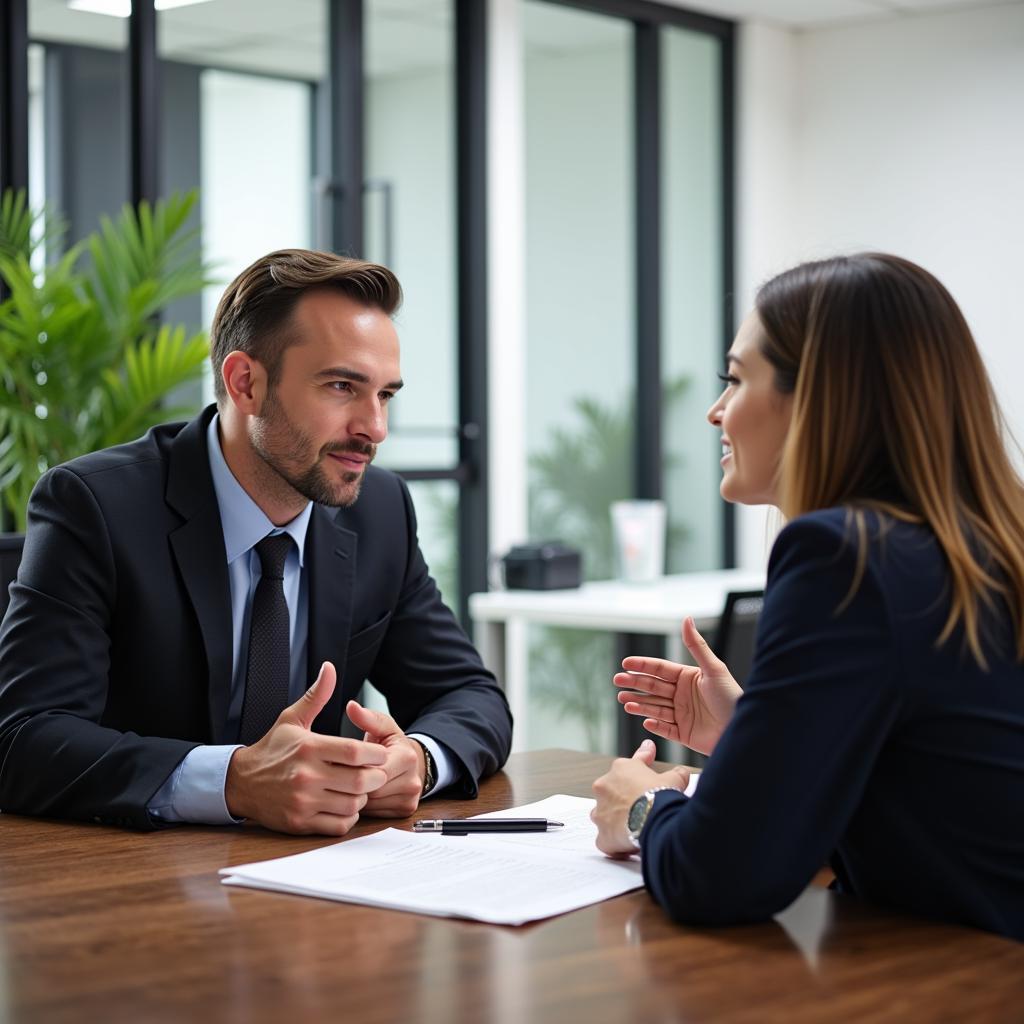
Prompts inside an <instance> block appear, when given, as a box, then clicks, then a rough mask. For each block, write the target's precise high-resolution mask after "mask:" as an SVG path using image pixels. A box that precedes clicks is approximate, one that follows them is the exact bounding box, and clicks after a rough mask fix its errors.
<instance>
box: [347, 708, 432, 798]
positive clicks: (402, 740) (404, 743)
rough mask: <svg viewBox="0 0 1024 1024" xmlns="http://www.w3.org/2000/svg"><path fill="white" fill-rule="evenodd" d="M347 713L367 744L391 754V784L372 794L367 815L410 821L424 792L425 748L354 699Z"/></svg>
mask: <svg viewBox="0 0 1024 1024" xmlns="http://www.w3.org/2000/svg"><path fill="white" fill-rule="evenodd" d="M345 712H346V714H347V715H348V717H349V718H351V719H352V723H353V724H354V725H355V727H356V728H357V729H362V730H363V731H364V733H365V735H364V737H363V739H364V740H365V742H367V743H374V744H380V746H382V747H383V748H384V749H385V750H386V751H387V759H386V760H385V761H384V764H383V768H384V771H385V773H386V774H387V781H386V782H385V783H384V784H383V785H382V786H381V787H380V788H379V789H375V790H374V791H373V792H372V793H370V794H369V796H368V798H367V800H366V806H365V807H364V808H363V814H365V815H366V816H367V817H370V818H407V817H408V816H409V815H410V814H412V813H414V812H415V810H416V808H417V807H419V805H420V796H421V795H422V793H423V776H424V775H425V774H426V770H427V766H426V764H425V763H424V762H425V759H424V757H423V748H422V747H421V746H420V745H419V744H418V743H417V742H416V741H415V740H411V739H409V737H408V736H406V735H405V733H404V732H402V730H401V729H399V728H398V723H397V722H396V721H395V720H394V719H393V718H392V717H391V716H390V715H385V714H384V713H383V712H381V711H371V710H370V709H369V708H364V707H363V706H362V705H361V704H359V703H358V702H356V701H354V700H350V701H349V702H348V705H347V706H346V708H345Z"/></svg>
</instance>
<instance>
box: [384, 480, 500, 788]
mask: <svg viewBox="0 0 1024 1024" xmlns="http://www.w3.org/2000/svg"><path fill="white" fill-rule="evenodd" d="M398 484H399V487H400V490H401V495H402V501H403V502H404V505H405V521H406V529H407V537H406V542H407V544H408V551H409V558H408V560H407V564H406V571H405V578H404V580H403V582H402V588H401V594H400V597H399V600H398V604H397V606H396V607H395V609H394V612H393V613H392V616H391V621H390V623H389V626H388V632H387V636H386V637H385V640H384V642H383V644H382V645H381V649H380V652H379V654H378V655H377V658H376V660H375V662H374V665H373V667H372V669H371V670H370V673H369V678H370V681H371V682H372V683H373V684H374V686H376V687H377V688H378V689H379V690H380V691H381V693H383V694H384V696H385V697H387V699H388V705H389V707H390V709H391V713H392V714H393V716H394V718H395V720H396V721H397V722H398V723H399V725H400V726H401V727H402V728H403V729H404V730H405V731H406V732H421V733H424V734H425V735H427V736H432V737H434V738H435V739H437V740H440V741H441V742H442V743H443V744H444V745H445V746H446V747H447V748H448V750H449V751H451V753H452V754H453V756H454V757H455V759H456V761H457V765H456V766H455V767H456V768H457V770H458V776H459V778H458V781H457V782H456V783H455V784H454V785H455V787H456V788H457V791H458V792H460V793H461V794H462V795H465V796H476V793H477V782H478V780H479V779H481V778H483V777H484V776H486V775H490V774H491V773H493V772H496V771H497V770H498V769H499V768H500V767H501V766H502V765H503V764H504V763H505V760H506V759H507V757H508V753H509V749H510V747H511V743H512V715H511V713H510V712H509V708H508V702H507V701H506V700H505V695H504V693H502V691H501V689H500V688H499V686H498V684H497V682H496V681H495V679H494V676H493V675H492V674H491V673H490V672H488V671H487V669H485V668H484V666H483V663H482V662H481V660H480V655H479V654H478V653H477V651H476V648H475V647H473V645H472V644H471V643H470V641H469V638H468V637H467V636H466V634H465V633H464V632H463V630H462V628H461V627H460V626H459V624H458V622H457V621H456V620H455V617H454V616H453V615H452V613H451V611H450V610H449V609H448V607H447V606H446V605H445V604H444V602H443V601H442V599H441V594H440V592H439V591H438V589H437V584H436V583H435V582H434V580H433V578H432V577H431V576H430V573H429V572H428V570H427V565H426V562H425V561H424V559H423V554H422V552H421V551H420V548H419V543H418V541H417V538H416V514H415V512H414V510H413V505H412V499H411V498H410V496H409V491H408V489H407V487H406V486H405V484H404V482H402V481H398Z"/></svg>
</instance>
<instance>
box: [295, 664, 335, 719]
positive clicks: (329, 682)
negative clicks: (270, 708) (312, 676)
mask: <svg viewBox="0 0 1024 1024" xmlns="http://www.w3.org/2000/svg"><path fill="white" fill-rule="evenodd" d="M337 681H338V673H337V671H336V670H335V668H334V665H333V664H332V663H331V662H329V661H325V662H324V663H323V664H322V665H321V666H320V674H319V675H318V676H317V677H316V681H315V682H314V683H313V685H312V686H311V687H310V688H309V689H308V690H307V691H306V692H305V693H304V694H303V695H302V696H301V697H300V698H299V699H298V700H297V701H296V702H295V703H294V704H293V705H292V706H291V707H289V708H285V709H284V711H282V712H281V718H283V719H284V720H285V721H288V722H292V723H293V724H294V725H301V726H302V728H303V729H312V728H313V720H314V719H315V718H316V716H317V715H319V714H320V712H321V711H323V709H324V705H325V704H326V703H327V702H328V701H329V700H330V699H331V695H332V694H333V693H334V686H335V684H336V683H337Z"/></svg>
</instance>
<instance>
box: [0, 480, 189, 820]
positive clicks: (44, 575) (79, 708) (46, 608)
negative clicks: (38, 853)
mask: <svg viewBox="0 0 1024 1024" xmlns="http://www.w3.org/2000/svg"><path fill="white" fill-rule="evenodd" d="M116 599H117V573H116V569H115V558H114V554H113V547H112V544H111V538H110V534H109V531H108V526H107V523H106V521H105V519H104V516H103V514H102V512H101V510H100V507H99V505H98V503H97V501H96V499H95V497H94V495H93V493H92V491H91V490H90V489H89V486H88V484H87V483H86V482H85V481H84V480H83V479H82V478H81V477H80V476H79V475H78V474H77V473H75V472H74V471H72V470H68V469H64V468H60V467H58V468H57V469H54V470H51V471H50V472H48V473H46V474H45V475H44V476H43V477H42V478H41V479H40V481H39V483H38V484H37V485H36V488H35V490H34V491H33V494H32V497H31V499H30V501H29V506H28V531H27V534H26V540H25V549H24V554H23V556H22V562H21V566H20V569H19V572H18V579H17V581H16V582H15V583H14V584H13V585H12V588H11V603H10V606H9V608H8V611H7V614H6V616H5V617H4V620H3V626H2V628H0V809H2V810H3V811H6V812H15V813H22V814H36V815H47V816H54V817H65V818H77V819H82V820H91V821H97V822H103V823H106V824H117V825H128V826H133V827H136V828H146V829H148V828H153V827H155V825H156V823H155V822H152V821H151V820H150V818H149V815H148V814H147V813H146V804H147V802H148V800H149V798H150V797H151V796H152V795H153V794H154V793H155V792H156V791H157V789H159V787H160V785H161V784H162V783H163V782H164V780H165V779H166V778H167V777H168V776H169V775H170V774H171V772H172V771H173V770H174V768H175V766H176V765H177V764H178V763H179V762H180V761H181V760H182V758H184V756H185V755H186V754H187V753H188V751H189V750H191V749H192V748H193V747H194V746H196V745H197V744H195V743H190V742H187V741H183V740H173V739H161V738H157V737H143V736H139V735H136V734H135V733H132V732H121V731H119V730H117V729H112V728H109V727H106V726H104V725H103V724H102V719H103V714H104V709H105V707H106V705H107V697H108V687H109V673H110V665H111V656H110V649H111V640H110V628H111V618H112V612H113V608H114V606H115V602H116ZM144 683H145V681H144V680H140V685H144Z"/></svg>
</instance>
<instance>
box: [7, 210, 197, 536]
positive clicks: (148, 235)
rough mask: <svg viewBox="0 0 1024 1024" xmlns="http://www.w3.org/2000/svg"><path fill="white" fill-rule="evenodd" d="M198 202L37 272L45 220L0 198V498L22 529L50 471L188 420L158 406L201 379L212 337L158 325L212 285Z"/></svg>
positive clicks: (135, 219)
mask: <svg viewBox="0 0 1024 1024" xmlns="http://www.w3.org/2000/svg"><path fill="white" fill-rule="evenodd" d="M195 203H196V195H195V193H189V194H187V195H184V196H177V195H176V196H172V197H171V198H170V199H167V200H162V201H160V202H157V203H156V204H154V205H153V206H152V207H150V206H149V205H148V204H140V207H139V209H138V210H133V209H132V208H131V207H126V208H125V209H124V210H122V212H121V213H120V215H119V216H118V217H117V218H116V219H115V220H111V219H109V218H105V219H104V220H103V221H102V223H101V225H100V228H99V230H98V231H96V232H94V233H93V234H92V235H90V236H89V237H88V238H86V239H84V240H83V241H82V242H80V243H79V244H78V245H76V246H73V247H72V248H71V249H70V250H68V251H67V252H66V253H65V254H64V255H63V256H62V257H60V258H59V259H56V260H54V261H52V262H51V263H50V264H49V265H47V266H46V267H45V268H42V269H40V268H38V267H36V269H33V267H34V265H35V264H36V261H35V259H34V256H35V254H36V253H37V252H38V246H39V244H40V240H41V239H45V237H46V234H45V225H42V227H41V220H40V218H42V217H43V214H41V213H32V212H30V211H29V210H28V208H27V205H26V203H25V199H24V195H23V194H19V193H14V192H5V193H4V194H3V196H2V197H0V281H2V282H3V284H4V285H5V291H6V295H7V297H6V298H5V299H4V301H3V302H0V384H2V386H0V490H2V492H3V504H4V505H5V506H6V508H7V509H8V510H9V511H10V512H11V514H12V515H13V517H14V522H15V526H16V527H17V528H19V529H23V528H24V515H25V505H26V503H27V500H28V496H29V493H30V491H31V489H32V487H33V486H34V484H35V481H36V480H37V479H38V477H39V475H40V473H42V472H44V471H45V470H46V469H47V468H48V467H50V466H53V465H55V464H57V463H59V462H62V461H64V460H66V459H70V458H74V457H75V456H77V455H80V454H83V453H84V452H88V451H91V450H93V449H95V448H99V447H103V446H106V445H108V444H115V443H118V442H121V441H126V440H129V439H130V438H132V437H135V436H137V435H138V434H140V433H142V432H143V431H144V430H146V429H147V428H148V427H150V426H152V425H153V424H154V423H157V422H160V421H161V420H164V419H167V418H168V417H169V416H172V415H178V414H181V413H186V412H191V411H192V410H168V409H164V408H162V403H163V401H164V398H165V396H166V395H167V393H168V392H169V391H171V390H172V389H174V388H176V387H178V386H179V385H180V384H183V383H185V382H186V381H189V380H194V379H196V378H197V377H198V376H199V374H200V373H201V367H202V362H203V359H204V358H205V355H206V350H207V342H206V337H205V335H202V334H196V335H192V336H191V337H189V336H186V331H185V328H184V327H177V328H175V327H169V326H167V327H159V324H158V318H159V313H160V311H161V310H162V309H163V308H164V306H165V305H166V304H167V303H168V302H170V301H171V300H172V299H175V298H180V297H182V296H184V295H188V294H192V293H194V292H195V291H197V290H199V289H200V288H202V287H203V286H204V284H206V283H207V282H208V280H209V276H208V275H209V267H208V265H207V264H204V263H203V261H202V258H201V254H200V252H199V248H198V245H197V235H196V232H195V231H192V230H189V229H188V227H187V221H188V218H189V216H190V214H191V213H192V211H193V210H194V208H195ZM51 220H52V222H53V223H56V219H55V218H50V217H47V222H50V221H51Z"/></svg>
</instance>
